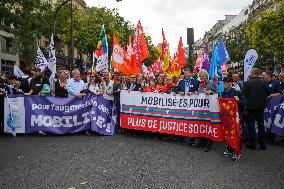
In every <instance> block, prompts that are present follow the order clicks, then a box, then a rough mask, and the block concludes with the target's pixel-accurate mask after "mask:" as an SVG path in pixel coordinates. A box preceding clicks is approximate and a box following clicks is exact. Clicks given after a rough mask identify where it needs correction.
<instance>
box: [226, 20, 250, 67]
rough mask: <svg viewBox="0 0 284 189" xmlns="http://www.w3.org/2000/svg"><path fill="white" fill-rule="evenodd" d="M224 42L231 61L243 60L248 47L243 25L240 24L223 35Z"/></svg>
mask: <svg viewBox="0 0 284 189" xmlns="http://www.w3.org/2000/svg"><path fill="white" fill-rule="evenodd" d="M225 44H226V47H227V49H228V52H229V54H230V58H231V61H232V62H241V61H243V60H244V57H245V53H246V51H247V50H248V49H249V43H248V36H247V35H246V33H245V26H244V25H240V26H239V27H237V28H234V30H232V31H230V32H229V33H228V35H227V36H225Z"/></svg>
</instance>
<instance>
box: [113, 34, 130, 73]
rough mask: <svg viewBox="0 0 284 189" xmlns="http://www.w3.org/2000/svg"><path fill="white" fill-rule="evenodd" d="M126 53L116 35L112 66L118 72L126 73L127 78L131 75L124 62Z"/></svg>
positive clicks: (114, 37)
mask: <svg viewBox="0 0 284 189" xmlns="http://www.w3.org/2000/svg"><path fill="white" fill-rule="evenodd" d="M124 57H125V53H124V50H123V49H122V47H121V46H120V45H119V42H118V40H117V38H116V36H115V35H113V51H112V66H113V67H115V68H116V69H117V70H119V71H121V72H122V73H124V74H125V75H126V76H130V73H129V71H128V69H127V67H126V64H125V61H124Z"/></svg>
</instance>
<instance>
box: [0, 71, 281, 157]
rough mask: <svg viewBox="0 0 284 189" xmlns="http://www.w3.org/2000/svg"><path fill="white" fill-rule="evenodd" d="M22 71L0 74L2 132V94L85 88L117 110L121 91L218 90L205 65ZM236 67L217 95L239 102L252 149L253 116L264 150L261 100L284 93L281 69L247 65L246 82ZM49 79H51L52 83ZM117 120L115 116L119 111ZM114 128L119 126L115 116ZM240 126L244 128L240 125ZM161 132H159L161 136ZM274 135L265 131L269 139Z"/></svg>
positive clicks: (62, 94)
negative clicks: (134, 70)
mask: <svg viewBox="0 0 284 189" xmlns="http://www.w3.org/2000/svg"><path fill="white" fill-rule="evenodd" d="M23 72H24V74H25V75H24V76H22V77H20V78H17V77H16V76H14V75H11V76H7V77H4V76H1V78H0V103H1V104H0V105H1V108H0V111H1V112H0V114H1V122H0V124H1V130H2V132H3V115H4V113H3V111H4V108H3V106H4V105H3V104H4V96H5V93H6V94H25V95H38V96H43V97H51V96H54V97H56V98H66V97H72V96H73V97H77V98H79V99H82V98H84V96H85V95H86V93H92V94H93V95H103V96H104V97H105V99H106V100H107V101H109V103H112V104H113V105H114V106H115V107H116V109H117V110H120V91H121V90H128V91H140V92H153V93H162V94H172V95H181V96H185V95H192V94H200V93H205V94H206V95H213V94H217V93H218V92H217V86H216V84H215V83H214V82H210V81H209V76H208V73H207V71H206V70H200V71H199V72H198V73H196V72H195V73H192V72H190V70H189V69H186V68H185V69H184V70H183V72H182V74H181V75H180V77H179V78H176V77H171V76H169V75H167V74H164V73H159V72H156V73H151V74H138V75H137V76H135V75H131V76H130V77H126V76H125V75H123V74H122V73H120V72H118V71H111V72H107V71H102V72H100V73H98V74H87V75H82V74H81V73H80V71H79V70H78V69H74V70H73V71H72V73H70V72H69V71H68V70H61V71H59V72H58V73H57V74H56V79H55V80H51V79H50V75H51V73H50V71H49V70H48V69H45V70H44V71H41V70H40V69H39V68H34V69H30V68H26V69H25V70H23ZM240 78H241V76H240V74H239V73H238V72H231V73H227V72H224V73H223V83H224V91H223V92H222V93H221V94H219V95H220V96H222V97H224V98H235V99H236V100H237V101H238V103H239V112H240V118H241V123H242V127H244V123H246V125H247V126H246V127H247V128H246V130H247V131H248V135H249V137H248V143H247V145H246V147H247V148H249V149H251V150H256V149H257V145H256V141H257V140H256V131H255V121H256V122H257V125H258V141H259V147H260V149H262V150H265V149H266V138H267V137H266V132H265V128H264V118H263V111H264V108H265V105H266V101H267V99H268V98H270V97H271V96H275V95H281V94H284V73H281V74H279V76H278V77H277V76H275V75H273V74H272V73H271V72H269V71H264V72H261V70H260V69H257V68H254V69H252V71H251V73H250V76H249V80H248V81H247V82H245V83H243V82H242V81H241V79H240ZM51 81H52V82H51ZM117 113H118V116H117V117H118V119H119V111H118V112H117ZM117 123H118V125H117V131H118V130H119V123H120V122H119V120H118V122H117ZM242 129H243V128H242ZM163 137H164V135H163ZM169 138H174V139H175V140H176V141H177V142H179V143H182V142H184V141H185V140H186V139H185V137H182V136H177V137H173V136H169ZM274 138H275V136H273V135H272V136H271V135H270V139H274ZM187 142H188V143H190V144H193V145H196V146H198V147H205V151H206V152H208V151H210V150H211V146H212V141H211V140H210V139H207V138H195V139H190V140H187ZM223 155H225V156H230V157H232V158H233V159H234V160H238V159H239V157H235V156H234V153H233V151H232V149H230V147H228V148H227V150H226V151H225V152H224V154H223Z"/></svg>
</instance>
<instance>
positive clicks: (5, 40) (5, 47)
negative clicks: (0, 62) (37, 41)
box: [0, 35, 16, 54]
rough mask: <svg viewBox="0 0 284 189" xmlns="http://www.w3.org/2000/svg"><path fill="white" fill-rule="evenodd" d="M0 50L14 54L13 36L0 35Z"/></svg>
mask: <svg viewBox="0 0 284 189" xmlns="http://www.w3.org/2000/svg"><path fill="white" fill-rule="evenodd" d="M0 43H1V45H0V47H1V49H0V50H1V52H4V53H11V54H16V44H15V41H14V39H13V38H11V37H4V36H1V35H0Z"/></svg>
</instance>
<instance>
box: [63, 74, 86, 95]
mask: <svg viewBox="0 0 284 189" xmlns="http://www.w3.org/2000/svg"><path fill="white" fill-rule="evenodd" d="M85 89H86V84H85V83H84V81H83V80H82V79H81V74H80V70H78V69H74V70H73V71H72V78H71V79H68V81H67V91H68V96H76V97H78V98H80V99H81V98H83V97H84V96H85V95H86V94H85V93H82V92H81V91H83V90H85Z"/></svg>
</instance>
